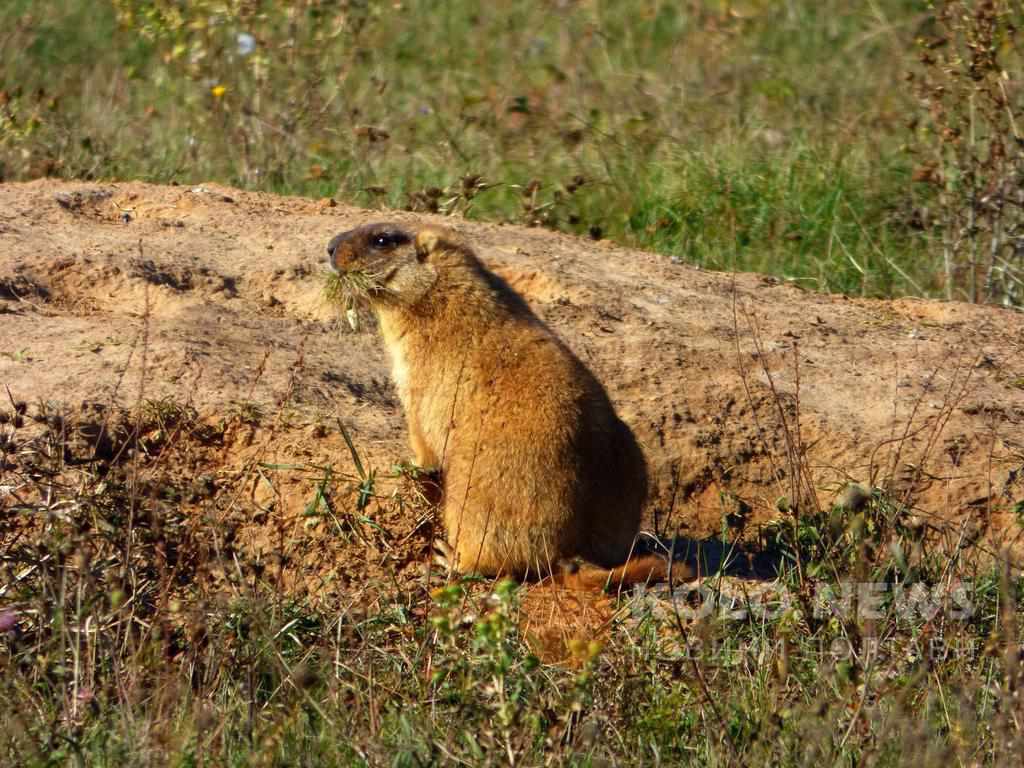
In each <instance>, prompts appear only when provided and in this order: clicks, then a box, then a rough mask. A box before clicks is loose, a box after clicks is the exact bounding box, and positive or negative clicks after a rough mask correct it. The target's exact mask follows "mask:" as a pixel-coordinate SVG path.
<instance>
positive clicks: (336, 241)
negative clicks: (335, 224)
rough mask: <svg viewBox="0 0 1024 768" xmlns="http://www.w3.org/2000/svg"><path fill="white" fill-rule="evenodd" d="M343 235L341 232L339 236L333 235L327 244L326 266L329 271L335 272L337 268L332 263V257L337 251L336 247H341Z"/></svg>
mask: <svg viewBox="0 0 1024 768" xmlns="http://www.w3.org/2000/svg"><path fill="white" fill-rule="evenodd" d="M344 234H345V233H344V232H343V233H342V234H340V235H335V236H334V237H332V238H331V242H329V243H328V244H327V264H328V266H330V268H331V269H333V270H335V271H337V269H338V266H337V264H335V262H334V255H335V253H337V251H338V246H339V245H341V240H342V237H344Z"/></svg>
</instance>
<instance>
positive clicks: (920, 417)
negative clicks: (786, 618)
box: [0, 181, 1024, 588]
mask: <svg viewBox="0 0 1024 768" xmlns="http://www.w3.org/2000/svg"><path fill="white" fill-rule="evenodd" d="M382 218H393V219H397V220H400V221H405V222H410V223H413V222H425V221H429V220H431V219H430V217H426V216H412V215H410V214H406V213H393V214H382V213H380V212H370V211H364V210H359V209H355V208H349V207H346V206H343V205H335V204H334V203H333V202H332V201H311V200H305V199H295V198H282V197H275V196H272V195H266V194H255V193H248V192H241V191H238V190H234V189H229V188H225V187H220V186H216V185H212V184H204V185H202V186H198V187H190V188H186V187H178V186H171V187H161V186H151V185H145V184H137V183H125V184H105V185H93V184H75V183H71V184H68V183H59V182H55V181H38V182H33V183H29V184H4V185H0V384H3V385H6V387H7V388H8V389H9V390H10V392H11V394H12V397H13V399H14V400H15V401H24V402H26V403H28V404H37V403H38V404H40V405H39V406H38V407H40V408H43V409H45V408H49V410H50V411H51V412H52V411H53V410H54V409H57V408H62V409H63V410H64V411H65V412H66V413H77V414H83V413H86V412H93V411H96V412H100V411H102V412H104V413H109V412H110V411H112V410H116V409H118V408H129V409H130V408H135V407H136V406H138V405H139V404H148V405H147V407H148V408H150V410H151V411H152V410H153V409H156V411H159V410H160V408H164V409H165V410H166V409H170V410H174V409H175V408H179V409H180V408H187V409H194V411H190V412H192V413H194V414H195V418H194V419H193V422H194V423H195V424H205V425H207V426H208V427H210V425H216V424H217V423H219V424H220V426H221V431H220V432H219V433H218V435H219V437H218V439H217V441H216V444H215V445H213V446H212V447H211V446H207V447H205V448H203V449H202V450H198V451H196V452H193V453H191V454H190V458H189V459H188V461H189V462H191V463H186V464H185V465H183V466H185V467H186V469H187V471H188V472H189V473H190V476H191V477H193V478H208V482H209V483H210V484H212V487H214V488H225V487H228V485H230V487H231V489H232V491H231V492H232V494H233V496H232V499H234V501H233V502H232V503H233V504H234V506H233V507H232V508H233V509H236V511H237V510H242V511H241V512H238V515H239V517H238V520H237V524H238V525H239V526H241V532H240V533H239V538H240V539H245V540H246V541H247V542H248V545H249V546H251V547H256V548H259V547H260V546H264V545H265V546H267V547H269V546H270V543H271V540H272V539H273V538H274V537H275V536H276V537H278V538H281V537H285V538H288V539H289V541H291V542H292V545H293V546H294V548H295V550H296V551H297V552H299V553H300V555H301V558H302V559H303V562H305V563H306V565H307V566H313V567H312V568H311V569H309V570H311V571H315V572H316V574H317V576H316V579H312V577H310V579H312V580H311V581H310V580H307V581H309V583H308V584H307V586H308V587H309V588H313V587H314V586H315V584H317V583H322V581H323V579H325V578H340V579H344V578H352V577H357V576H359V574H360V573H361V572H363V570H364V569H365V568H367V567H370V566H368V565H367V564H366V563H367V562H368V561H372V562H373V563H376V566H374V567H378V568H382V569H384V570H391V571H392V572H401V571H402V570H403V569H414V568H416V567H418V565H417V564H418V563H419V562H421V561H422V559H424V558H425V553H426V546H427V542H428V541H429V535H430V531H429V528H430V526H431V525H432V522H431V521H430V519H429V518H430V515H429V513H424V512H423V511H422V509H420V508H417V509H416V510H415V511H414V510H412V509H411V508H410V509H406V508H405V507H404V506H403V505H402V504H401V503H398V502H394V500H395V499H396V498H399V497H397V496H391V497H389V496H388V494H389V493H390V491H389V490H388V489H389V488H392V487H393V486H394V483H399V482H401V481H398V480H395V481H390V480H388V479H387V478H386V477H384V476H385V475H386V474H387V471H388V470H389V469H390V468H391V467H392V465H394V464H395V463H397V462H399V461H401V460H402V459H404V458H405V457H406V456H407V448H406V444H405V434H404V423H403V417H402V413H401V410H400V407H399V405H398V402H397V399H396V397H395V393H394V390H393V388H392V385H391V383H390V382H389V379H388V371H387V366H386V361H385V357H384V354H383V350H382V349H381V347H380V345H379V341H378V339H377V337H376V335H375V333H374V331H373V328H372V327H368V328H366V329H365V330H361V331H360V332H358V333H353V332H351V331H350V330H349V329H348V327H347V325H346V323H345V322H344V320H343V319H342V318H341V317H340V316H339V314H338V312H337V310H335V309H334V308H332V307H329V306H326V305H325V304H324V302H323V299H322V296H321V288H322V285H323V263H324V262H323V257H324V248H325V245H326V243H327V241H328V240H329V238H330V237H331V236H332V235H334V234H335V233H337V232H338V231H340V230H343V229H347V228H350V227H352V226H354V225H357V224H362V223H365V222H368V221H372V220H380V219H382ZM443 223H445V224H447V225H453V224H454V225H455V226H456V228H458V229H459V230H460V231H462V232H463V233H465V234H466V235H467V236H469V237H470V238H471V239H472V241H473V242H474V243H475V244H476V245H477V247H478V250H479V252H480V254H481V256H482V258H483V259H484V261H486V262H487V263H488V264H489V265H491V266H492V267H493V268H494V269H495V270H496V271H498V272H499V273H500V274H501V275H503V276H504V277H505V278H506V279H507V280H508V281H509V282H510V283H511V284H512V285H513V286H515V287H516V288H517V289H518V290H519V291H520V292H522V293H523V294H524V295H525V297H526V298H527V299H528V300H529V302H530V303H531V305H533V307H534V308H535V309H536V311H537V312H538V313H539V314H540V316H542V317H543V318H544V319H546V320H547V322H548V323H549V324H550V325H551V326H552V327H553V328H555V329H556V330H557V332H558V333H559V334H561V335H562V336H563V337H564V338H565V340H566V341H567V342H568V343H569V345H570V346H571V347H572V348H573V349H574V350H576V352H577V353H578V354H579V355H580V356H581V357H582V358H583V359H584V360H585V361H587V362H588V363H589V365H590V366H591V367H592V368H593V370H594V371H595V372H596V374H597V375H598V377H599V378H600V379H601V380H602V381H603V382H604V383H605V385H606V387H607V388H608V390H609V393H610V395H611V397H612V399H613V401H614V402H615V404H616V406H617V407H618V409H619V411H620V413H621V415H622V417H623V418H624V419H625V420H626V421H627V422H628V423H629V424H630V425H631V426H632V427H633V428H634V430H635V431H636V433H637V435H638V436H639V438H640V440H641V442H642V444H643V445H644V448H645V450H646V452H647V456H648V459H649V461H650V464H651V467H652V477H653V481H654V483H655V486H656V488H655V495H654V502H653V503H652V505H651V507H650V510H649V524H650V527H652V528H657V529H658V530H659V531H662V532H672V531H678V532H680V533H682V534H684V535H686V536H690V537H696V538H700V537H705V536H711V535H717V534H719V533H720V531H721V529H722V526H723V521H725V522H726V523H727V524H729V525H732V526H733V527H734V528H736V529H737V531H736V533H739V534H742V533H743V530H741V529H746V530H753V529H756V527H757V526H759V525H760V524H763V523H765V522H767V521H769V520H771V519H773V518H777V517H778V516H779V515H780V514H783V513H782V512H780V509H787V508H792V507H793V506H794V502H798V503H799V504H801V505H802V506H803V508H804V509H806V508H807V507H808V506H813V505H814V504H820V505H827V504H830V503H831V502H832V501H833V499H834V498H835V496H836V494H837V493H838V492H839V490H840V489H841V488H842V487H843V486H844V485H845V484H846V483H847V482H849V481H850V480H856V481H859V482H862V483H868V484H872V485H874V486H878V487H883V488H885V489H886V491H887V492H888V493H889V494H891V495H893V496H894V497H897V498H900V499H905V500H907V501H908V502H909V503H910V504H912V505H913V507H914V508H915V510H917V512H918V514H919V515H920V516H921V517H922V519H925V520H927V521H929V522H930V523H932V524H934V525H936V526H941V525H946V526H950V527H951V529H952V530H954V531H956V532H958V533H957V535H958V536H959V537H960V538H961V539H963V538H964V537H970V538H972V539H977V540H979V541H987V542H988V543H989V544H990V545H991V546H993V547H999V546H1005V545H1010V546H1013V545H1015V544H1016V542H1017V539H1018V536H1019V531H1020V529H1019V526H1018V520H1017V518H1018V516H1019V513H1020V505H1021V502H1022V500H1024V427H1022V425H1024V316H1022V315H1021V314H1020V313H1016V312H1012V311H1007V310H1001V309H996V308H991V307H976V306H970V305H966V304H957V303H939V302H931V301H917V300H900V301H869V300H858V299H850V298H846V297H842V296H826V295H819V294H813V293H806V292H803V291H801V290H799V289H797V288H796V287H794V286H792V285H788V284H784V283H782V282H780V281H778V280H775V279H772V278H766V277H762V276H758V275H749V274H743V275H735V276H731V275H727V274H717V273H708V272H704V271H699V270H696V269H693V268H690V267H686V266H682V265H677V264H674V263H673V262H672V261H671V260H670V259H668V258H665V257H661V256H656V255H653V254H648V253H642V252H637V251H630V250H627V249H623V248H618V247H612V246H609V245H607V244H605V243H594V242H588V241H584V240H579V239H574V238H570V237H566V236H561V235H558V234H552V233H550V232H547V231H541V230H530V229H523V228H518V227H511V226H493V225H488V224H480V223H473V222H465V221H452V220H444V222H443ZM0 394H3V397H4V398H5V399H6V393H0ZM46 403H49V405H46ZM58 403H59V404H62V405H56V404H58ZM5 407H6V404H5ZM33 407H35V406H33ZM227 421H230V422H231V425H232V426H231V429H225V428H224V425H225V423H227ZM154 423H159V419H157V421H156V422H154ZM339 424H344V425H345V426H346V427H347V429H348V432H349V434H350V435H351V438H352V441H353V443H354V445H355V447H356V448H357V450H358V452H359V454H360V456H361V458H362V462H363V464H364V470H365V471H368V470H369V468H375V469H376V470H378V473H379V474H378V476H377V478H376V479H375V486H374V488H373V490H374V492H375V493H376V494H377V495H378V496H379V497H381V498H390V499H391V500H392V502H394V503H392V505H391V506H390V507H388V509H389V510H390V511H389V512H388V513H387V514H384V513H383V512H381V513H380V519H374V520H372V521H368V522H372V523H373V525H374V526H376V527H372V526H371V527H370V528H367V529H366V530H373V531H376V533H375V534H374V535H373V536H364V535H362V534H360V535H358V536H356V535H350V534H351V531H349V532H348V533H339V531H340V528H338V527H337V526H334V527H332V524H331V523H329V522H324V521H322V520H320V519H319V518H315V519H314V520H312V521H311V520H310V514H308V513H309V509H310V499H311V498H314V497H315V496H316V493H317V489H318V488H319V487H321V486H322V485H323V484H322V482H321V480H322V478H323V476H324V470H323V468H325V467H328V468H330V471H331V473H332V475H331V476H332V478H335V479H337V478H348V479H350V480H351V482H352V483H353V485H356V486H357V485H360V484H365V482H366V480H365V478H364V477H361V476H360V474H359V473H358V472H357V470H356V468H355V465H354V462H353V459H352V456H351V453H350V451H349V449H348V447H347V445H346V442H345V440H344V437H343V435H342V434H341V429H340V427H339ZM151 428H153V429H157V427H152V424H151ZM211 428H212V427H211ZM190 434H191V433H190ZM228 478H230V479H232V482H231V483H228V482H227V479H228ZM203 482H207V481H203ZM318 483H320V485H318ZM808 489H812V490H813V498H812V497H811V495H810V491H809V490H808ZM199 495H200V496H201V495H202V494H199ZM188 502H189V500H188V499H184V500H183V501H182V502H181V503H183V504H185V503H188ZM0 504H3V499H2V498H0ZM314 506H316V505H314ZM1015 506H1016V511H1015ZM381 509H382V508H381ZM314 511H315V510H314ZM357 511H358V512H359V514H370V512H368V511H367V508H363V509H361V510H357ZM314 517H315V516H314ZM282 520H286V521H288V524H287V530H282V527H281V526H282V523H281V521H282ZM364 522H367V521H364ZM361 530H362V529H361ZM381 531H385V532H386V535H385V534H384V533H380V532H381ZM370 539H372V541H371V540H370ZM345 547H349V548H351V547H358V548H360V552H365V553H367V557H366V558H364V557H362V556H360V557H359V558H358V559H357V561H355V562H352V561H351V559H350V558H346V557H344V556H342V555H343V554H344V552H347V551H349V550H346V549H345ZM339 553H341V554H339ZM325 574H326V575H325Z"/></svg>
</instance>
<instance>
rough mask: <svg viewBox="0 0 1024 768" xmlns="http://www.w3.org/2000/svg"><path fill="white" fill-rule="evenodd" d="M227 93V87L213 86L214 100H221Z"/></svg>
mask: <svg viewBox="0 0 1024 768" xmlns="http://www.w3.org/2000/svg"><path fill="white" fill-rule="evenodd" d="M227 91H228V89H227V87H226V86H223V85H215V86H213V88H211V89H210V93H212V94H213V98H215V99H219V98H220V97H221V96H223V95H224V94H225V93H227Z"/></svg>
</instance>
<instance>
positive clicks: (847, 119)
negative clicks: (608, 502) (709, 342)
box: [0, 0, 943, 296]
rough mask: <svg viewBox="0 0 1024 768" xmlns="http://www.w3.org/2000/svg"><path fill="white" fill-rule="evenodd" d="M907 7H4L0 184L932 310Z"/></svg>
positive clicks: (298, 2)
mask: <svg viewBox="0 0 1024 768" xmlns="http://www.w3.org/2000/svg"><path fill="white" fill-rule="evenodd" d="M932 24H933V19H932V14H931V12H930V11H929V8H928V4H927V3H925V2H921V0H913V1H912V0H872V2H864V3H846V2H842V0H788V1H787V2H767V1H766V0H746V1H745V2H727V1H726V0H720V1H715V2H712V1H711V0H700V1H696V2H661V1H660V0H631V2H585V1H581V2H572V1H571V0H550V1H548V2H525V1H523V0H516V1H514V2H505V3H497V4H488V5H479V4H477V3H469V2H461V1H455V0H452V1H451V2H440V3H438V2H425V1H424V0H409V1H408V2H387V3H381V2H373V1H372V0H362V1H358V0H349V1H347V2H346V1H342V2H327V1H326V0H295V1H294V2H288V3H271V2H260V1H259V0H197V1H196V2H189V3H181V2H169V1H168V0H112V1H110V2H89V1H87V0H64V1H63V2H29V0H13V1H12V0H8V2H5V3H3V4H2V5H0V30H3V31H2V32H0V55H2V61H3V67H2V70H0V91H2V94H0V102H2V105H0V178H3V179H5V180H15V179H28V178H34V177H37V176H40V175H57V176H62V177H69V178H84V179H93V178H102V179H115V178H117V179H120V178H138V179H145V180H152V181H156V182H169V181H172V180H173V181H179V182H182V183H194V182H199V181H202V180H217V181H222V182H225V183H228V184H233V185H238V186H242V187H246V188H253V189H263V190H268V191H273V192H280V193H286V194H299V195H310V196H333V197H336V198H338V199H341V200H344V201H346V202H349V201H350V202H353V203H356V204H359V205H362V206H371V207H372V206H388V207H405V208H412V209H420V210H433V209H439V210H441V211H452V212H459V213H463V214H466V215H469V216H473V217H480V218H488V219H492V220H500V221H514V222H520V223H530V224H539V225H545V226H551V227H555V228H558V229H563V230H567V231H571V232H576V233H580V234H588V233H589V234H591V235H592V236H605V237H610V238H613V239H615V240H616V241H619V242H621V243H624V244H628V245H633V246H638V247H642V248H649V249H654V250H658V251H660V252H663V253H666V254H670V255H672V256H676V257H679V258H681V259H684V260H686V261H688V262H691V263H695V264H700V265H703V266H706V267H709V268H713V269H737V270H753V271H760V272H766V273H773V274H776V275H780V276H784V277H787V278H791V279H795V280H799V281H801V283H802V284H804V285H806V286H808V287H811V288H815V289H820V290H829V291H843V292H848V293H854V294H860V295H878V296H892V295H902V294H913V295H936V294H939V293H941V292H942V290H943V276H942V270H941V255H940V254H939V252H938V251H939V249H937V248H936V247H934V243H933V242H931V238H929V237H928V235H927V231H926V227H924V226H923V225H922V221H925V222H927V218H928V210H929V208H928V206H929V204H930V197H929V195H930V193H929V192H928V191H927V190H925V191H922V189H921V188H920V185H918V188H916V189H915V186H914V185H913V184H912V181H911V175H912V169H913V166H914V158H913V157H912V155H911V154H910V153H909V151H908V147H910V146H912V145H913V144H914V128H913V125H914V122H913V118H914V113H915V111H916V110H920V107H919V106H918V102H917V100H916V99H915V97H914V94H913V93H912V91H911V89H910V87H909V86H908V85H907V84H906V83H905V82H904V74H905V73H906V72H907V71H908V70H909V69H912V68H913V67H914V66H915V65H916V63H917V59H918V55H919V53H920V46H919V45H918V43H917V42H916V41H917V40H918V38H919V37H920V36H921V35H922V34H925V33H926V32H927V31H928V29H929V28H930V27H931V25H932Z"/></svg>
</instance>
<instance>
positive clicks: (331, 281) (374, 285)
mask: <svg viewBox="0 0 1024 768" xmlns="http://www.w3.org/2000/svg"><path fill="white" fill-rule="evenodd" d="M387 277H388V276H387V274H386V273H384V272H370V271H367V270H363V269H352V270H346V271H341V270H332V271H331V272H329V273H328V274H327V281H326V283H325V284H324V296H325V297H326V298H327V301H328V302H329V303H330V304H334V305H335V306H338V307H342V308H344V310H345V316H346V317H347V318H348V322H349V325H351V326H352V330H357V322H356V320H355V318H356V316H357V315H356V307H357V306H360V305H361V306H365V305H367V304H370V303H371V301H372V300H373V299H375V298H380V297H382V296H386V295H387V294H389V293H391V290H390V289H389V288H388V287H387V286H386V285H384V281H385V280H386V279H387Z"/></svg>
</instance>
